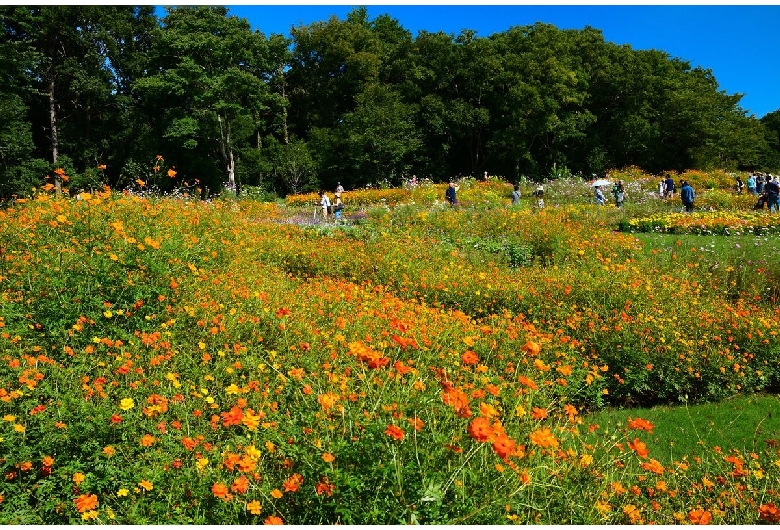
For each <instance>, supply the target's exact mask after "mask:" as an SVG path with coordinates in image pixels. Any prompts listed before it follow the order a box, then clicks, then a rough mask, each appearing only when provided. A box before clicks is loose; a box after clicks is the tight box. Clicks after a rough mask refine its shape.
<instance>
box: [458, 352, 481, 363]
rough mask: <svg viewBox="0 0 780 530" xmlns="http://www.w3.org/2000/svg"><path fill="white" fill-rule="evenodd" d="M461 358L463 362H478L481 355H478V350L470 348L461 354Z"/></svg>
mask: <svg viewBox="0 0 780 530" xmlns="http://www.w3.org/2000/svg"><path fill="white" fill-rule="evenodd" d="M460 360H461V361H463V364H477V363H478V362H479V357H477V354H476V352H473V351H471V350H468V351H466V352H465V353H464V354H463V355H461V357H460Z"/></svg>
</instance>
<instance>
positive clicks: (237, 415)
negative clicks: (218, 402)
mask: <svg viewBox="0 0 780 530" xmlns="http://www.w3.org/2000/svg"><path fill="white" fill-rule="evenodd" d="M243 419H244V411H243V410H241V408H239V407H237V406H233V408H231V409H230V410H229V411H228V412H223V413H222V425H224V426H225V427H230V426H231V425H241V421H242V420H243Z"/></svg>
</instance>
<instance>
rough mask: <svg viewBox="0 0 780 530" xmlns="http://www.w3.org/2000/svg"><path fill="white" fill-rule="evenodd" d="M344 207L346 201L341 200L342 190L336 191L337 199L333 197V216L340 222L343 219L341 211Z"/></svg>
mask: <svg viewBox="0 0 780 530" xmlns="http://www.w3.org/2000/svg"><path fill="white" fill-rule="evenodd" d="M343 209H344V203H343V202H342V200H341V192H338V191H337V192H336V195H335V199H333V217H334V218H335V219H336V222H337V223H338V222H339V221H341V211H342V210H343Z"/></svg>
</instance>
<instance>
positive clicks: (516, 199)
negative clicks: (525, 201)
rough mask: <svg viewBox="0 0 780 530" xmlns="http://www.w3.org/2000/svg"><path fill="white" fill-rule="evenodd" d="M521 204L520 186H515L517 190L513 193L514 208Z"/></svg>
mask: <svg viewBox="0 0 780 530" xmlns="http://www.w3.org/2000/svg"><path fill="white" fill-rule="evenodd" d="M517 204H520V186H518V185H517V184H515V189H514V191H512V206H515V205H517Z"/></svg>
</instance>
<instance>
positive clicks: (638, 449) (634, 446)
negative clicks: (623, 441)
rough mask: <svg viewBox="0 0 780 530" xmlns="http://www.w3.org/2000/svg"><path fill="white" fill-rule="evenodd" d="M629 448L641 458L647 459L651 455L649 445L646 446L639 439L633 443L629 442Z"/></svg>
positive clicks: (635, 439)
mask: <svg viewBox="0 0 780 530" xmlns="http://www.w3.org/2000/svg"><path fill="white" fill-rule="evenodd" d="M628 447H629V448H630V449H631V450H632V451H634V452H635V453H636V454H637V455H638V456H639V458H647V455H649V454H650V450H649V449H648V448H647V445H645V443H644V442H643V441H641V440H640V439H639V438H634V441H633V442H628Z"/></svg>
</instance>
